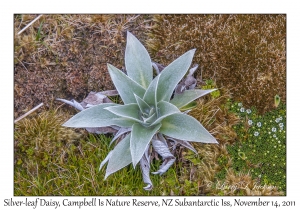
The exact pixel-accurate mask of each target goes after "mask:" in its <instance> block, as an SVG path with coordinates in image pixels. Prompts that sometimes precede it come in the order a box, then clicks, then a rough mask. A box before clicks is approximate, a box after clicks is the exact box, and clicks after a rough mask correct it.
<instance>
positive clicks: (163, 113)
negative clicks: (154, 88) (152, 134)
mask: <svg viewBox="0 0 300 210" xmlns="http://www.w3.org/2000/svg"><path fill="white" fill-rule="evenodd" d="M157 110H158V111H157V115H158V118H157V119H156V120H155V121H154V122H153V123H152V124H151V125H155V124H157V123H160V122H161V121H162V120H163V119H164V118H166V117H167V116H170V115H172V114H175V113H180V111H179V109H178V108H177V107H176V106H174V105H173V104H170V103H169V102H166V101H160V102H158V103H157Z"/></svg>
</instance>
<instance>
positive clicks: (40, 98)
mask: <svg viewBox="0 0 300 210" xmlns="http://www.w3.org/2000/svg"><path fill="white" fill-rule="evenodd" d="M35 17H36V16H35V15H15V17H14V30H15V37H14V60H15V68H14V69H15V70H14V94H15V97H14V106H15V107H14V109H15V115H16V116H15V117H18V116H20V115H21V114H23V113H24V112H25V111H26V110H30V109H31V108H33V107H34V106H36V105H37V104H39V103H41V102H43V103H44V104H45V105H47V106H48V105H49V102H50V101H51V100H53V99H54V98H66V99H71V98H75V99H76V100H79V101H80V100H82V99H83V98H84V96H86V95H87V94H88V93H89V92H90V91H101V90H108V89H114V86H113V84H112V82H111V79H110V76H109V73H108V71H107V63H113V64H114V65H115V66H116V67H118V68H120V69H122V68H124V67H123V66H124V52H125V44H126V43H125V41H126V40H125V39H126V31H127V30H128V31H131V32H132V33H134V34H135V35H136V36H137V37H139V39H141V40H143V39H144V38H145V35H144V33H145V32H146V31H147V27H148V24H149V17H148V16H147V15H43V16H42V17H41V18H40V19H39V20H37V21H36V22H35V23H34V24H33V25H31V26H30V27H29V28H27V29H26V30H25V31H24V32H23V33H21V34H20V35H18V34H17V33H18V32H19V31H20V30H21V29H22V28H24V27H25V26H26V25H28V24H29V23H30V22H31V21H32V20H33V19H34V18H35Z"/></svg>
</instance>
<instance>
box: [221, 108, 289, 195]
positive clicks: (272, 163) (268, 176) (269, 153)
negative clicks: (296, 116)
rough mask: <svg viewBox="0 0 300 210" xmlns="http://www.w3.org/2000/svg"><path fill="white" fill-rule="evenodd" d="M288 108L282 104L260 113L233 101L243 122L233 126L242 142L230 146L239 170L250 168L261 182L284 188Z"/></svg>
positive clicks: (235, 109)
mask: <svg viewBox="0 0 300 210" xmlns="http://www.w3.org/2000/svg"><path fill="white" fill-rule="evenodd" d="M285 110H286V107H285V104H280V105H279V106H278V108H277V109H275V110H273V111H270V112H268V113H266V114H265V115H263V116H260V115H257V114H256V111H255V110H253V111H252V109H246V108H244V107H243V105H242V104H241V103H233V104H232V106H231V111H232V112H235V113H237V115H238V116H239V117H240V118H241V123H240V124H238V125H236V126H235V127H234V129H235V130H236V133H237V135H238V139H239V141H238V142H237V143H235V144H233V145H230V146H228V147H227V149H228V153H229V154H230V156H231V157H232V160H233V164H232V167H233V169H234V170H235V171H236V172H247V171H250V173H251V175H252V177H253V178H258V179H259V180H260V182H261V184H262V185H264V184H266V185H273V186H277V187H278V189H279V190H282V191H286V114H285V112H286V111H285ZM247 111H248V113H247ZM250 111H251V113H250Z"/></svg>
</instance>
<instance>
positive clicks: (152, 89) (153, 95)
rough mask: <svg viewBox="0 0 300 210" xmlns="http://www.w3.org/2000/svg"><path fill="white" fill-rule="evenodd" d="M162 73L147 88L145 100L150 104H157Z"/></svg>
mask: <svg viewBox="0 0 300 210" xmlns="http://www.w3.org/2000/svg"><path fill="white" fill-rule="evenodd" d="M160 76H161V74H159V75H157V76H156V77H155V78H154V79H153V80H152V82H151V83H150V85H149V87H148V88H147V90H146V92H145V95H144V97H143V100H144V101H145V102H146V103H147V104H148V105H150V106H154V107H156V106H157V88H158V82H159V78H160Z"/></svg>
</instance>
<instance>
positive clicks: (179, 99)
mask: <svg viewBox="0 0 300 210" xmlns="http://www.w3.org/2000/svg"><path fill="white" fill-rule="evenodd" d="M215 90H216V89H210V90H199V89H196V90H186V91H184V92H183V93H182V94H176V95H174V98H173V99H172V100H171V101H170V103H171V104H173V105H175V106H176V107H178V108H179V109H180V108H182V107H184V106H185V105H187V104H189V103H190V102H192V101H194V100H196V99H197V98H200V97H201V96H204V95H206V94H208V93H211V92H212V91H215Z"/></svg>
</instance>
